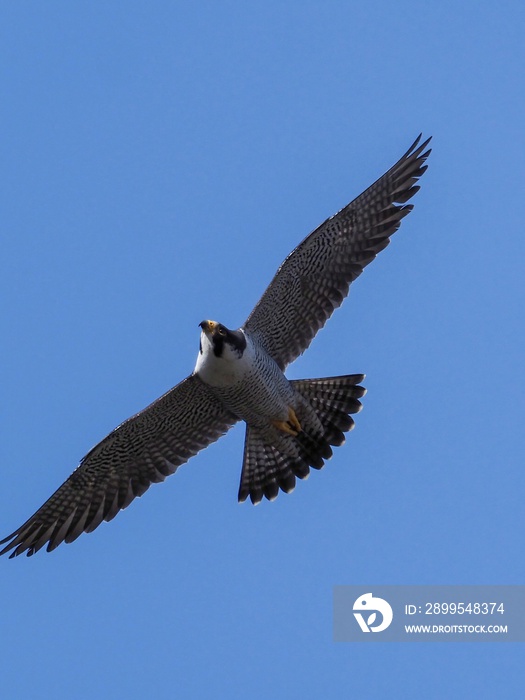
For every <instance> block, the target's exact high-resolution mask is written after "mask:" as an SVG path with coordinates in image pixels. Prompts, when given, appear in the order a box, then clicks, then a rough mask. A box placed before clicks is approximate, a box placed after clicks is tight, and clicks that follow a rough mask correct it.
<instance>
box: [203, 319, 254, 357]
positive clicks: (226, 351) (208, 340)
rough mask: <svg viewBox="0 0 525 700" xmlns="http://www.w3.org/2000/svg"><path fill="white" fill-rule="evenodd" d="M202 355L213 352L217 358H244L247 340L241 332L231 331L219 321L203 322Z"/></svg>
mask: <svg viewBox="0 0 525 700" xmlns="http://www.w3.org/2000/svg"><path fill="white" fill-rule="evenodd" d="M199 326H200V327H201V328H202V333H201V340H200V353H201V354H202V353H208V352H210V351H213V354H214V355H215V357H220V358H222V359H225V360H236V359H239V358H240V357H242V355H243V353H244V350H245V348H246V338H245V337H244V333H243V332H242V331H240V330H237V331H231V330H230V329H229V328H226V326H223V325H222V323H217V321H201V322H200V323H199Z"/></svg>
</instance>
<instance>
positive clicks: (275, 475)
mask: <svg viewBox="0 0 525 700" xmlns="http://www.w3.org/2000/svg"><path fill="white" fill-rule="evenodd" d="M363 379H364V375H363V374H350V375H346V376H342V377H326V378H323V379H299V380H293V381H291V384H292V386H293V387H294V389H295V390H296V391H297V392H298V393H299V394H300V395H301V397H302V399H303V400H304V406H303V407H302V408H301V406H299V408H298V409H297V410H296V413H297V416H298V418H299V421H300V423H301V425H302V426H303V430H302V431H301V432H300V433H299V435H297V436H296V437H293V436H290V438H289V439H290V440H293V441H294V445H295V452H296V454H295V456H294V455H291V454H284V453H282V452H280V451H279V450H278V449H277V448H276V447H275V446H274V445H271V444H268V443H267V442H265V441H264V440H263V438H262V437H261V435H260V433H259V432H258V431H257V429H256V428H253V427H251V426H247V429H246V440H245V444H244V461H243V467H242V474H241V483H240V486H239V501H245V500H246V498H247V497H248V496H249V497H250V500H251V501H252V503H254V504H255V503H259V502H260V501H261V500H262V498H263V496H264V497H266V498H267V499H268V500H273V499H274V498H276V497H277V494H278V493H279V489H281V490H282V491H284V492H285V493H289V492H290V491H293V489H294V487H295V479H296V477H298V478H299V479H305V478H306V477H307V476H308V474H309V473H310V467H313V468H314V469H321V468H322V467H323V466H324V460H326V459H330V457H331V456H332V447H331V446H334V447H339V446H340V445H342V444H343V443H344V441H345V435H344V433H346V432H348V431H349V430H351V429H352V428H353V427H354V420H353V418H351V416H350V415H349V414H353V413H358V412H359V411H360V410H361V402H360V401H359V399H360V398H361V397H362V396H364V394H365V393H366V389H365V388H364V387H362V386H360V385H359V382H361V381H363ZM312 409H313V411H314V412H315V414H316V416H317V420H316V421H315V423H316V425H320V426H321V427H322V432H319V429H318V428H314V427H312V423H311V421H310V422H309V421H308V415H309V413H311V412H312Z"/></svg>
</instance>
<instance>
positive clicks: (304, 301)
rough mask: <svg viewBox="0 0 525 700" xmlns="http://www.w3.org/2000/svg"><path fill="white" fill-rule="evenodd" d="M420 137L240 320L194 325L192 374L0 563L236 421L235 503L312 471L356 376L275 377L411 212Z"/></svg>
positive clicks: (22, 534) (102, 508)
mask: <svg viewBox="0 0 525 700" xmlns="http://www.w3.org/2000/svg"><path fill="white" fill-rule="evenodd" d="M429 141H430V139H428V140H426V141H425V142H424V143H420V142H421V135H420V136H419V137H418V138H417V139H416V141H415V142H414V143H413V144H412V146H411V147H410V148H409V149H408V151H407V152H406V153H405V154H404V155H403V156H402V157H401V159H400V160H399V161H398V162H397V163H396V164H395V165H394V166H392V167H391V168H390V170H388V171H387V172H386V173H385V174H384V175H383V176H382V177H381V178H379V180H377V181H376V182H375V183H374V184H373V185H371V186H370V187H369V188H368V189H367V190H365V191H364V192H363V193H362V194H361V195H359V197H357V198H356V199H354V200H353V201H352V202H351V203H350V204H348V205H347V206H346V207H344V208H343V209H341V211H339V212H338V213H337V214H335V215H334V216H332V217H330V218H329V219H327V220H326V221H325V222H324V223H323V224H321V226H319V227H318V228H317V229H315V231H313V232H312V233H311V234H310V235H309V236H307V237H306V238H305V239H304V240H303V241H302V243H300V244H299V245H298V246H297V248H295V249H294V250H293V251H292V252H291V253H290V255H289V256H288V257H287V258H286V260H285V261H284V262H283V263H282V265H281V266H280V267H279V269H278V270H277V273H276V274H275V277H274V278H273V280H272V281H271V283H270V285H269V287H268V288H267V289H266V291H265V292H264V294H263V295H262V297H261V299H260V300H259V301H258V303H257V305H256V306H255V308H254V309H253V311H252V312H251V314H250V315H249V316H248V319H247V320H246V322H245V323H244V324H243V325H242V326H241V327H240V328H239V329H237V330H230V329H228V328H226V326H224V325H222V324H221V323H217V322H216V321H209V320H208V321H202V322H201V323H200V324H199V325H200V328H201V334H200V346H199V354H198V356H197V363H196V365H195V369H194V370H193V372H192V373H191V374H190V375H189V376H188V377H186V379H184V380H183V381H182V382H180V384H178V385H177V386H175V387H174V388H173V389H171V390H170V391H168V392H167V393H166V394H164V396H162V397H161V398H160V399H157V401H154V402H153V403H152V404H151V405H150V406H148V407H147V408H145V409H144V410H143V411H141V412H140V413H137V414H136V415H135V416H133V417H132V418H129V419H128V420H126V421H125V422H124V423H122V424H121V425H120V426H119V427H118V428H116V429H115V430H113V432H111V433H110V434H109V435H108V436H107V437H106V438H104V440H102V442H100V443H98V445H96V446H95V447H94V448H93V449H92V450H91V451H90V452H88V453H87V455H86V456H85V457H84V458H83V459H82V460H81V462H80V464H79V466H78V467H77V469H76V470H75V471H74V472H73V473H72V474H71V476H70V477H69V478H68V479H67V480H66V481H65V482H64V483H63V484H62V486H60V488H59V489H58V490H57V491H56V492H55V493H54V494H53V495H52V496H51V498H49V500H48V501H46V503H44V505H43V506H42V507H41V508H39V510H37V512H36V513H35V514H34V515H33V516H31V517H30V518H29V520H27V521H26V522H25V523H24V524H23V525H22V526H21V527H19V528H18V529H17V530H15V531H14V532H13V533H12V534H11V535H9V537H6V538H5V539H4V540H2V541H1V542H0V544H6V543H7V544H6V546H5V547H4V548H3V549H2V551H1V552H0V554H4V553H6V552H11V554H10V557H15V556H18V555H19V554H22V553H23V552H27V555H28V556H30V555H32V554H34V553H35V552H37V551H38V550H39V549H41V548H42V547H43V546H44V545H45V544H47V551H51V550H53V549H55V548H56V547H58V545H59V544H61V543H62V542H73V540H76V538H77V537H78V536H79V535H80V534H82V532H92V531H93V530H94V529H95V528H96V527H98V526H99V525H100V523H101V522H102V521H103V520H106V521H108V520H111V519H112V518H114V517H115V515H116V514H117V513H118V512H119V511H120V510H122V509H123V508H126V507H127V506H128V505H129V504H130V503H131V501H132V500H133V499H134V498H135V497H136V496H142V494H143V493H144V492H145V491H146V490H147V489H148V488H149V486H150V484H152V483H154V482H155V483H156V482H160V481H164V479H165V478H166V477H167V476H169V475H170V474H173V473H174V472H175V471H176V470H177V468H178V467H179V466H180V465H181V464H183V463H184V462H187V461H188V460H189V459H190V457H192V456H193V455H195V454H196V453H197V452H199V450H202V449H203V448H204V447H206V446H207V445H209V444H210V443H212V442H214V441H215V440H217V439H218V438H219V437H220V436H221V435H223V434H224V433H225V432H226V431H227V430H228V429H229V428H230V427H231V426H233V425H234V423H236V422H237V421H241V420H242V421H244V422H245V423H246V438H245V444H244V457H243V465H242V473H241V481H240V487H239V494H238V498H239V501H244V500H246V498H247V497H248V496H249V497H250V499H251V501H252V503H254V504H255V503H259V501H261V500H262V498H263V496H264V497H266V498H267V499H268V500H273V499H274V498H275V497H276V496H277V494H278V492H279V489H281V490H282V491H284V492H286V493H289V492H290V491H292V490H293V488H294V487H295V480H296V477H298V478H299V479H304V478H305V477H307V476H308V474H309V472H310V467H313V468H314V469H320V468H321V467H322V466H323V464H324V461H325V460H326V459H329V458H330V457H331V456H332V447H334V446H335V447H338V446H340V445H342V444H343V442H344V440H345V436H344V434H345V433H346V432H348V431H349V430H350V429H351V428H352V427H353V425H354V421H353V419H352V417H351V415H352V414H355V413H357V412H358V411H359V410H360V408H361V403H360V401H359V399H360V398H361V397H362V396H363V395H364V393H365V389H364V388H363V387H362V386H361V385H360V383H361V381H362V380H363V379H364V375H362V374H350V375H346V376H339V377H328V378H323V379H301V380H289V379H287V378H286V376H285V374H284V372H285V370H286V367H287V365H289V364H290V363H291V362H293V360H295V359H296V358H297V357H298V355H300V354H301V353H302V352H304V350H306V348H307V347H308V346H309V345H310V342H311V341H312V339H313V338H314V336H315V335H316V333H317V331H318V330H319V329H320V328H322V327H323V326H324V324H325V323H326V321H327V320H328V318H329V317H330V316H331V315H332V312H333V311H334V309H336V308H337V307H338V306H340V305H341V303H342V301H343V299H344V298H345V297H346V295H347V294H348V288H349V286H350V284H351V283H352V282H353V281H354V280H355V279H356V277H358V276H359V275H360V274H361V272H362V271H363V268H364V267H365V265H368V263H370V262H371V261H372V260H373V259H374V258H375V257H376V255H377V254H378V253H379V252H380V251H381V250H383V248H386V246H387V245H388V243H389V239H390V236H391V235H392V234H393V233H394V232H395V231H397V229H398V228H399V225H400V223H401V219H403V218H404V217H405V216H406V215H407V214H408V213H409V212H410V211H411V210H412V208H413V207H412V205H410V204H406V202H407V201H408V200H409V199H410V198H411V197H412V196H413V195H414V194H415V193H416V192H417V191H418V189H419V186H418V185H417V184H416V183H417V181H418V178H419V177H421V175H422V174H423V173H424V172H425V170H426V168H427V166H426V165H424V163H425V160H426V159H427V157H428V155H429V153H430V149H429V150H426V151H425V148H426V146H427V145H428V143H429Z"/></svg>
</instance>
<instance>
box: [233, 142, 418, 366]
mask: <svg viewBox="0 0 525 700" xmlns="http://www.w3.org/2000/svg"><path fill="white" fill-rule="evenodd" d="M420 140H421V135H420V136H419V137H418V138H417V139H416V141H415V142H414V143H413V144H412V146H411V147H410V148H409V149H408V151H407V152H406V153H405V155H404V156H403V157H402V158H401V159H400V160H399V161H398V162H397V163H396V164H395V165H394V166H393V167H392V168H390V170H388V172H386V173H385V174H384V175H383V176H382V177H381V178H379V180H377V181H376V182H375V183H374V184H373V185H371V186H370V187H369V188H368V189H367V190H365V191H364V192H363V193H362V194H361V195H359V197H357V198H356V199H354V201H353V202H351V203H350V204H348V205H347V206H346V207H344V209H341V211H340V212H339V213H337V214H335V216H332V217H331V218H330V219H327V220H326V221H325V222H324V223H323V224H321V226H319V228H317V229H316V230H315V231H313V233H311V234H310V235H309V236H308V237H307V238H305V239H304V241H303V242H302V243H300V244H299V245H298V246H297V248H295V250H293V251H292V252H291V253H290V255H289V256H288V257H287V258H286V260H285V261H284V262H283V264H282V265H281V267H280V268H279V269H278V270H277V273H276V275H275V277H274V278H273V280H272V282H271V283H270V285H269V287H268V288H267V289H266V291H265V292H264V294H263V295H262V297H261V299H260V300H259V302H258V303H257V305H256V306H255V308H254V309H253V311H252V313H251V314H250V316H249V317H248V319H247V321H246V323H245V324H244V328H245V329H246V330H247V331H249V332H250V333H251V334H252V335H254V336H256V338H257V340H258V341H259V342H260V343H261V344H262V345H263V346H264V347H265V349H266V351H267V352H268V353H269V354H270V355H271V356H272V357H273V358H274V360H275V361H276V362H277V364H278V365H279V366H280V367H281V369H283V370H284V368H285V367H286V365H288V364H289V363H290V362H292V361H293V360H295V358H296V357H297V356H298V355H300V354H301V353H302V352H303V351H304V350H306V348H307V347H308V346H309V345H310V343H311V341H312V340H313V338H314V336H315V335H316V333H317V331H318V330H319V329H321V328H322V327H323V326H324V324H325V323H326V321H327V320H328V319H329V318H330V316H331V315H332V313H333V311H334V309H336V308H337V307H338V306H340V305H341V303H342V301H343V299H344V298H345V297H346V295H347V294H348V288H349V286H350V284H351V283H352V282H353V281H354V280H355V279H356V277H358V276H359V275H360V274H361V272H362V271H363V268H364V267H365V265H368V263H370V262H372V260H373V259H374V258H375V257H376V255H377V254H378V253H379V252H380V251H381V250H383V248H386V246H387V245H388V243H389V242H390V241H389V238H390V236H391V235H392V234H393V233H395V231H397V229H398V228H399V225H400V223H401V219H402V218H403V217H405V216H406V215H407V214H408V213H409V212H410V211H411V210H412V208H413V206H412V205H411V204H405V202H407V201H408V200H409V199H410V198H411V197H412V196H413V195H414V194H415V193H416V192H417V191H418V190H419V187H418V186H417V185H416V182H417V180H418V178H419V177H421V175H422V174H423V173H424V172H425V170H426V169H427V166H426V165H424V162H425V160H426V158H427V156H428V155H429V153H430V150H428V151H426V152H424V150H425V148H426V146H427V145H428V143H429V141H430V139H428V140H427V141H425V142H424V143H422V144H421V145H419V142H420Z"/></svg>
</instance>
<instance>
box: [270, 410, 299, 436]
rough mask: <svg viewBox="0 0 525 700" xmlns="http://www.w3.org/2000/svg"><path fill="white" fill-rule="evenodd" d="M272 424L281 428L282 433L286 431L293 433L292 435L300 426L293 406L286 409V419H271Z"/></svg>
mask: <svg viewBox="0 0 525 700" xmlns="http://www.w3.org/2000/svg"><path fill="white" fill-rule="evenodd" d="M272 424H273V425H274V426H275V427H276V428H277V429H278V430H282V432H283V433H287V434H288V435H293V436H294V437H295V436H296V435H298V434H299V433H300V432H301V430H302V428H301V424H300V423H299V420H298V419H297V416H296V415H295V411H294V410H293V408H291V407H290V408H289V409H288V420H287V421H284V420H273V421H272Z"/></svg>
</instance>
